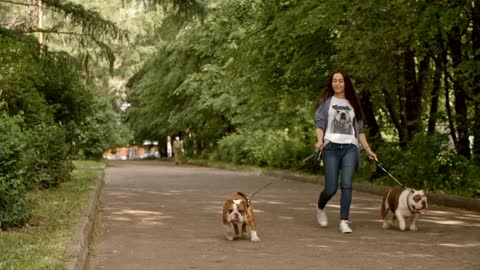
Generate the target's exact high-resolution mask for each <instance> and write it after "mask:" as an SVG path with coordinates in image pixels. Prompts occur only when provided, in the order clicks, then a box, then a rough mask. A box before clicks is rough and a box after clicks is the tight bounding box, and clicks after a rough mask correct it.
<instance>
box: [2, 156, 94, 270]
mask: <svg viewBox="0 0 480 270" xmlns="http://www.w3.org/2000/svg"><path fill="white" fill-rule="evenodd" d="M75 163H76V164H75V165H76V168H77V169H76V170H75V171H74V172H73V180H72V181H70V182H66V183H62V184H61V185H60V186H59V187H58V188H53V189H49V190H37V191H32V192H29V193H28V197H29V198H31V199H32V200H34V201H35V203H36V204H35V207H34V210H33V215H32V219H31V220H30V221H29V223H28V224H27V225H26V226H24V227H22V228H13V229H10V230H8V231H0V269H8V270H17V269H18V270H20V269H21V270H30V269H32V270H33V269H63V268H64V263H65V261H66V258H65V248H66V247H67V245H68V243H69V242H70V240H71V238H72V236H73V233H74V231H75V225H76V223H77V221H78V219H79V217H80V216H81V213H82V211H83V208H84V207H85V206H86V202H87V200H88V197H89V193H90V190H91V189H92V188H93V187H94V186H95V183H96V180H97V177H98V175H99V174H100V171H99V170H91V169H82V168H86V167H89V168H91V167H99V168H101V167H102V165H103V164H102V163H101V162H83V161H82V162H75ZM78 164H80V165H81V166H78Z"/></svg>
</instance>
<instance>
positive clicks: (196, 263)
mask: <svg viewBox="0 0 480 270" xmlns="http://www.w3.org/2000/svg"><path fill="white" fill-rule="evenodd" d="M270 181H273V184H272V185H270V186H269V187H268V188H266V189H264V190H263V191H262V192H260V193H258V194H257V195H256V196H255V197H254V198H253V202H252V205H253V207H254V213H255V217H256V220H257V231H258V236H259V237H260V239H261V242H250V241H249V240H239V241H231V242H230V241H227V240H225V238H224V236H225V229H224V227H223V224H222V216H221V215H222V214H221V212H222V207H223V204H224V202H225V200H226V199H227V197H228V196H229V195H230V194H231V193H232V192H234V191H243V192H245V193H250V192H253V191H255V190H257V189H258V188H260V187H262V186H263V185H265V184H267V183H269V182H270ZM320 189H321V186H320V185H315V184H310V183H303V182H295V181H288V180H280V179H276V178H271V177H266V176H260V175H258V173H253V172H250V173H245V172H231V171H226V170H218V169H212V168H201V167H190V166H187V165H183V166H175V165H174V164H172V163H162V162H156V161H155V162H154V161H150V162H139V161H137V162H132V161H118V162H111V163H110V165H109V167H108V168H107V176H106V185H105V188H104V191H103V199H102V202H103V210H102V213H101V215H100V218H99V224H98V225H97V232H96V234H97V236H96V239H95V243H94V247H93V249H92V254H94V256H91V257H90V269H162V270H163V269H255V270H257V269H436V270H440V269H449V270H450V269H480V212H473V211H466V210H460V209H454V208H446V207H439V206H435V205H430V209H429V211H428V214H427V215H424V216H421V217H420V218H419V220H418V221H417V227H418V228H419V231H417V232H411V231H407V232H400V231H398V230H382V229H381V221H380V214H379V212H380V210H379V209H380V202H381V197H379V196H376V195H371V194H367V193H360V192H355V191H354V193H353V203H352V209H351V221H352V224H351V227H352V229H353V234H349V235H342V234H340V233H339V230H338V215H339V205H338V203H339V193H340V192H338V193H337V195H336V196H335V197H334V198H333V199H332V201H331V202H330V204H329V205H328V206H327V215H328V217H329V221H330V225H329V227H327V228H320V227H319V225H318V224H317V221H316V217H315V205H316V201H317V198H318V193H319V191H320Z"/></svg>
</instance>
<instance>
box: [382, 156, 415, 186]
mask: <svg viewBox="0 0 480 270" xmlns="http://www.w3.org/2000/svg"><path fill="white" fill-rule="evenodd" d="M374 162H376V163H377V166H378V167H380V169H382V171H384V172H385V173H386V174H387V175H388V176H390V177H391V178H392V179H393V180H395V182H397V183H398V184H399V185H400V186H401V187H402V188H407V187H406V186H405V185H403V184H402V183H400V181H398V180H397V178H395V177H394V176H393V175H392V174H391V173H389V172H388V171H387V170H386V169H385V168H384V167H383V164H382V163H381V162H379V161H375V160H374Z"/></svg>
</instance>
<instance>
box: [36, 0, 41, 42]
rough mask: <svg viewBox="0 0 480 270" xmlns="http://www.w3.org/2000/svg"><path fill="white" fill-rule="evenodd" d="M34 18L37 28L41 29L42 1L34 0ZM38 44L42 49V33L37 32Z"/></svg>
mask: <svg viewBox="0 0 480 270" xmlns="http://www.w3.org/2000/svg"><path fill="white" fill-rule="evenodd" d="M35 16H36V18H35V19H36V22H37V25H36V26H37V28H38V29H41V28H42V27H43V10H42V0H36V3H35ZM38 44H39V45H40V47H42V44H43V33H42V32H38Z"/></svg>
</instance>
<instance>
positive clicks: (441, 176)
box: [364, 134, 480, 198]
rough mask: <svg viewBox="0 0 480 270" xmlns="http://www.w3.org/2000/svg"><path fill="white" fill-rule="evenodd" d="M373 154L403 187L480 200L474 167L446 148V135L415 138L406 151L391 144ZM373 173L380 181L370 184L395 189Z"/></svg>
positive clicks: (391, 180) (389, 179) (386, 179)
mask: <svg viewBox="0 0 480 270" xmlns="http://www.w3.org/2000/svg"><path fill="white" fill-rule="evenodd" d="M377 153H378V155H379V157H380V161H381V162H382V164H383V166H384V167H385V169H386V170H388V172H390V173H391V174H392V175H394V177H395V178H397V179H398V180H399V181H400V182H401V183H402V184H403V185H405V186H408V187H411V188H415V189H425V190H427V191H433V192H438V191H440V192H445V191H449V192H450V193H455V194H461V195H465V196H469V197H475V198H478V197H480V181H479V179H480V174H479V173H480V171H479V168H478V166H475V165H474V164H473V162H472V161H469V160H466V159H465V158H464V157H461V156H459V155H457V154H456V153H455V151H454V150H453V149H452V148H451V147H450V146H449V139H448V136H446V135H434V136H427V135H420V134H419V135H416V136H415V138H414V139H413V140H412V142H411V143H410V144H409V146H408V147H407V149H406V150H401V149H400V148H399V147H398V146H397V145H394V144H383V145H382V146H381V147H380V148H379V149H378V152H377ZM365 160H366V159H365ZM364 165H365V164H364ZM364 168H366V165H365V167H364ZM377 170H378V173H379V174H377V177H378V176H381V177H380V178H378V179H375V180H374V181H376V182H380V183H382V184H386V185H389V186H393V185H397V183H396V182H394V180H393V179H391V178H390V177H389V176H388V175H386V174H383V173H382V171H380V168H377Z"/></svg>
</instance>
